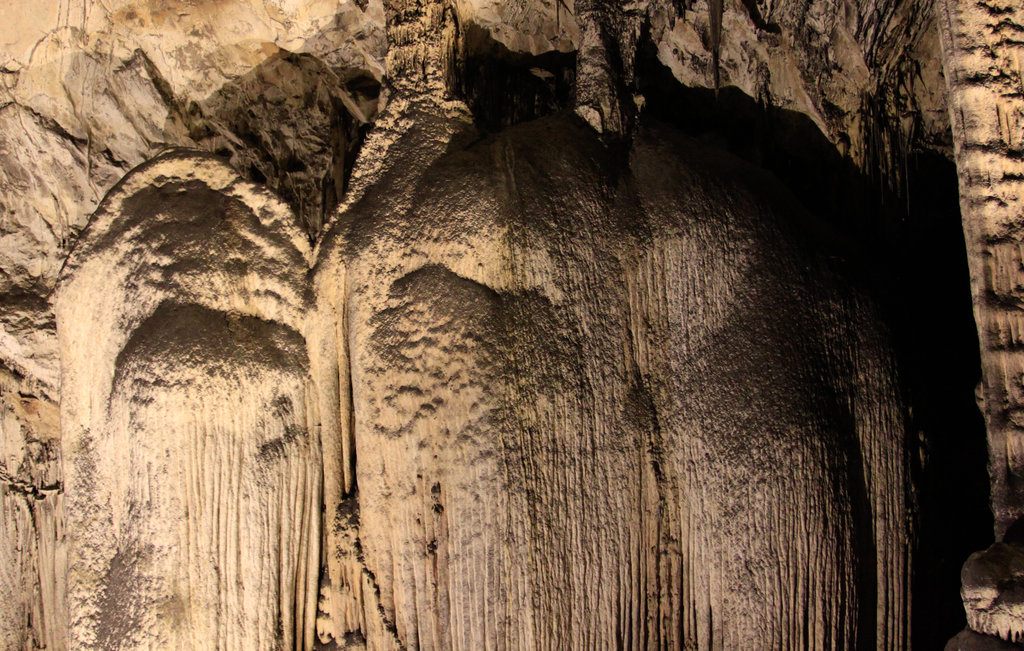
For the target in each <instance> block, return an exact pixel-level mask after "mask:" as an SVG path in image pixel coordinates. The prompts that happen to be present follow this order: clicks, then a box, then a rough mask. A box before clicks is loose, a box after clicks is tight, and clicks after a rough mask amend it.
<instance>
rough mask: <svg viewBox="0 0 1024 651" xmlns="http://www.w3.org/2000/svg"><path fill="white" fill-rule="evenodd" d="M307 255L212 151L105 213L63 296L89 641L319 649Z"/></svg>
mask: <svg viewBox="0 0 1024 651" xmlns="http://www.w3.org/2000/svg"><path fill="white" fill-rule="evenodd" d="M307 251H308V247H307V246H306V240H305V238H304V237H303V236H302V233H301V231H300V230H299V228H298V225H297V223H296V221H295V219H294V217H293V215H292V213H291V212H290V211H289V210H288V209H287V208H285V207H284V206H283V204H281V202H280V201H278V200H277V199H276V198H273V197H272V196H271V195H270V194H269V193H268V192H267V191H266V190H259V189H256V188H255V187H254V186H251V185H249V184H246V183H244V182H242V181H241V180H240V179H238V178H237V177H236V176H235V174H234V173H233V172H232V171H231V170H230V169H229V168H227V166H226V165H224V164H223V163H220V162H217V161H215V160H212V159H210V158H206V157H202V156H197V155H194V154H176V153H169V154H165V155H163V156H161V157H158V158H157V159H155V160H154V161H151V162H149V163H147V164H146V165H144V166H143V167H141V168H139V169H137V170H135V171H134V172H133V173H132V174H130V175H129V176H127V177H126V178H125V179H124V180H123V181H122V182H121V183H120V184H119V185H118V187H117V188H116V189H115V190H114V191H113V192H112V193H111V194H109V195H108V196H107V198H106V199H105V201H104V203H103V204H101V206H100V208H99V210H98V212H97V213H96V214H95V215H94V217H93V219H92V221H91V223H90V225H89V229H88V230H87V231H86V232H85V233H84V234H83V237H82V239H81V240H80V242H79V248H78V249H77V250H76V252H75V254H74V255H72V257H71V258H70V259H69V261H68V264H67V265H66V267H65V274H66V276H65V278H66V279H65V281H64V282H63V283H62V284H61V288H60V295H59V297H58V301H57V304H58V311H57V312H58V317H57V318H58V330H59V332H60V341H61V348H62V350H63V351H65V352H64V354H63V355H62V358H63V362H62V364H63V369H64V374H63V377H62V386H63V387H65V390H64V391H62V394H61V411H62V420H63V424H62V432H63V439H62V443H63V449H64V471H65V481H66V485H65V491H66V495H67V496H68V497H69V498H70V501H69V502H68V503H67V505H66V513H67V515H68V521H67V527H68V545H69V549H70V558H69V562H68V567H67V584H68V599H69V604H68V605H69V610H68V626H69V640H68V641H69V645H70V646H71V647H72V648H200V647H205V646H208V645H213V646H217V647H218V648H225V649H253V648H299V647H303V646H305V647H309V646H310V645H311V641H312V636H313V621H314V619H315V611H316V590H317V583H318V581H319V571H318V568H319V563H320V558H319V553H318V551H319V545H318V540H319V537H320V505H321V497H320V495H321V489H320V486H321V481H322V479H321V470H320V467H321V463H320V444H319V440H318V430H317V428H316V424H315V421H312V420H311V417H312V414H310V412H309V409H308V405H309V391H310V383H309V374H308V370H307V369H308V362H307V357H306V349H305V344H304V340H303V337H302V335H301V329H302V327H303V321H302V317H303V314H304V311H303V304H304V301H305V300H306V296H305V288H304V283H303V281H304V268H305V266H306V264H305V260H306V255H307Z"/></svg>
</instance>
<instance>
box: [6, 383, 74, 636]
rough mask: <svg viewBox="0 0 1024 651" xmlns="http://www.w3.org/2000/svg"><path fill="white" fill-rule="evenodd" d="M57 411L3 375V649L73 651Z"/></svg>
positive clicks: (32, 386)
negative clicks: (68, 637) (68, 643)
mask: <svg viewBox="0 0 1024 651" xmlns="http://www.w3.org/2000/svg"><path fill="white" fill-rule="evenodd" d="M58 419H59V414H58V410H57V405H55V404H54V403H53V402H52V401H50V400H48V399H47V398H45V397H44V396H42V395H40V391H39V386H38V384H36V383H33V382H31V381H27V380H26V379H25V378H23V377H20V376H19V375H17V374H15V373H12V372H11V371H9V370H7V369H0V621H2V622H3V625H0V648H3V649H11V650H14V651H22V650H28V651H32V650H34V649H44V648H45V649H62V648H65V641H66V632H65V626H66V623H67V620H66V617H65V607H66V606H65V594H66V588H65V583H64V570H65V562H66V561H65V555H66V549H65V546H64V497H63V492H62V488H63V487H62V481H63V480H62V473H61V463H60V429H59V423H58Z"/></svg>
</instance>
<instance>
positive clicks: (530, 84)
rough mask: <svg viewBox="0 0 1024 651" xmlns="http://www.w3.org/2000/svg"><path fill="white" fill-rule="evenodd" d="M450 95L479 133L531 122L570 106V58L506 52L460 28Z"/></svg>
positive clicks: (474, 28)
mask: <svg viewBox="0 0 1024 651" xmlns="http://www.w3.org/2000/svg"><path fill="white" fill-rule="evenodd" d="M460 41H461V42H460V48H461V56H460V57H459V62H458V64H457V66H456V70H455V90H456V94H457V95H459V96H460V97H461V98H462V99H463V100H465V102H466V104H467V105H468V106H469V109H470V111H471V112H472V113H473V117H474V118H475V120H476V122H477V126H478V127H480V128H481V129H482V130H484V131H498V130H500V129H502V128H504V127H508V126H511V125H513V124H518V123H520V122H526V121H529V120H534V119H536V118H539V117H542V116H545V115H550V114H552V113H555V112H557V111H559V110H561V109H564V108H568V107H570V106H572V102H573V98H574V94H575V85H576V53H575V52H557V51H556V52H547V53H545V54H540V55H531V54H525V53H521V52H512V51H510V50H509V49H508V48H507V47H505V45H504V44H502V43H500V42H498V41H496V40H494V38H493V37H492V36H491V34H490V32H488V31H487V30H486V29H484V28H482V27H479V26H478V25H476V24H473V23H469V24H467V25H465V26H463V29H462V32H461V34H460Z"/></svg>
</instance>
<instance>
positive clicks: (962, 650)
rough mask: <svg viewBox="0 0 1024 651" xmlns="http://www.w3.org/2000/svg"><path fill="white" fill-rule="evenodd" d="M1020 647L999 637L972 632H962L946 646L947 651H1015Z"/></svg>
mask: <svg viewBox="0 0 1024 651" xmlns="http://www.w3.org/2000/svg"><path fill="white" fill-rule="evenodd" d="M1016 649H1020V645H1018V644H1012V643H1010V642H1005V641H1003V640H1000V639H999V638H997V637H990V636H988V635H981V634H979V633H975V632H974V631H971V630H966V631H962V632H961V633H959V634H958V635H957V636H956V637H954V638H953V639H952V640H950V641H949V644H947V645H946V651H1015V650H1016Z"/></svg>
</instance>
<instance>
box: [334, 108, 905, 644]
mask: <svg viewBox="0 0 1024 651" xmlns="http://www.w3.org/2000/svg"><path fill="white" fill-rule="evenodd" d="M396 147H397V148H398V149H397V150H398V151H401V147H402V144H401V143H398V144H397V145H396ZM763 180H764V179H762V178H759V177H758V175H757V173H756V172H755V171H753V170H751V169H749V168H747V167H745V166H742V165H740V164H739V163H738V162H736V161H734V160H731V159H728V158H721V157H718V156H717V155H715V154H713V153H712V152H709V151H707V150H705V149H703V148H702V147H700V146H699V145H698V144H697V143H696V142H694V141H692V140H689V139H686V138H682V137H680V136H678V135H676V134H674V133H673V131H672V130H671V129H669V128H667V127H664V126H659V125H655V124H652V125H648V126H644V127H641V128H640V130H639V131H638V132H637V133H636V134H635V136H634V139H633V144H632V147H631V149H630V150H629V152H628V153H625V154H624V153H622V152H615V151H614V150H611V149H609V148H606V147H605V146H604V145H602V144H601V142H600V141H599V140H598V139H597V137H596V136H595V135H594V134H593V132H592V131H591V130H590V129H589V128H588V127H587V126H586V125H585V124H584V123H582V121H579V120H578V119H575V118H573V117H568V116H565V115H562V116H557V117H553V118H547V119H544V120H540V121H537V122H533V123H530V124H529V125H523V126H520V127H515V128H513V129H511V130H509V131H507V132H505V133H503V134H501V135H499V136H496V137H493V138H488V139H485V140H483V141H482V142H479V143H477V144H475V145H473V146H471V147H469V148H468V149H465V150H463V151H459V152H457V153H452V154H448V155H445V156H443V157H441V158H440V159H439V160H437V161H436V162H435V163H434V164H433V165H431V166H430V167H429V168H428V169H427V170H425V172H424V173H423V175H422V176H421V178H419V179H417V180H416V182H415V183H412V184H409V183H408V181H407V180H404V179H403V180H402V181H401V182H402V183H403V184H406V188H407V191H406V192H404V193H398V192H397V190H398V188H394V189H392V188H391V187H389V183H388V180H387V179H385V180H383V181H382V182H381V184H380V186H379V188H378V189H375V190H374V191H373V192H377V191H379V192H380V193H381V195H380V196H381V197H383V196H399V197H400V198H399V199H397V200H396V201H395V202H391V203H388V204H383V203H381V202H379V200H378V199H377V196H375V195H374V194H373V192H371V193H370V194H368V195H367V197H366V198H365V199H364V200H363V201H362V202H360V203H357V204H356V205H354V206H353V207H352V209H351V211H350V213H349V216H348V218H347V219H345V220H344V221H339V222H338V223H337V224H336V225H335V227H334V228H333V229H332V230H331V232H330V233H329V234H328V236H327V238H326V239H325V240H324V242H323V243H322V244H321V247H320V251H319V254H320V255H319V258H318V261H317V267H316V268H315V270H314V282H315V287H316V288H317V289H316V292H315V294H316V296H317V297H318V299H319V306H320V309H319V316H318V318H317V320H316V321H315V322H314V324H315V325H314V327H316V328H317V329H318V331H319V335H318V336H320V337H324V336H325V334H324V333H326V339H325V340H324V339H317V340H316V341H318V342H321V343H318V344H317V348H319V349H320V350H321V351H327V352H328V353H329V354H328V359H329V361H328V362H327V365H328V367H330V368H331V369H332V370H330V371H326V372H325V371H321V372H324V373H325V375H334V374H337V375H338V376H340V377H341V378H342V379H341V380H340V382H338V386H339V387H342V390H341V391H340V393H342V396H341V398H340V399H337V398H333V397H332V398H328V399H327V401H331V400H332V399H333V402H334V404H340V405H341V409H340V410H339V411H338V414H337V418H338V419H339V421H341V422H350V423H352V427H353V428H354V432H355V445H354V449H353V452H352V454H353V459H352V460H351V461H350V462H349V463H348V464H347V465H348V466H349V467H354V469H355V470H354V475H355V480H356V483H357V484H358V495H353V496H352V497H350V498H349V499H350V500H353V501H357V503H358V509H359V514H360V523H359V528H358V531H359V541H360V552H361V559H362V561H363V563H364V564H365V567H366V569H368V570H369V571H370V572H371V573H372V574H373V576H374V577H375V587H376V589H377V590H378V591H379V592H378V598H379V600H380V602H379V606H380V607H381V608H382V611H381V612H382V614H383V616H384V617H385V619H386V621H387V622H388V623H389V624H390V625H393V627H394V630H395V634H396V635H397V638H398V639H399V640H401V641H402V642H403V643H405V644H407V645H409V646H415V647H420V648H467V649H468V648H500V647H503V646H504V647H509V648H551V649H557V648H577V647H580V648H582V647H585V646H589V645H595V646H597V647H599V648H606V647H614V646H616V645H624V646H627V647H640V648H661V647H663V646H664V647H667V648H702V649H707V648H764V649H768V648H804V647H810V648H833V647H834V648H851V647H855V646H856V644H858V643H861V644H865V645H866V646H869V647H877V648H903V647H904V646H905V644H906V634H907V630H906V629H907V614H908V612H907V598H908V592H907V591H908V586H907V584H906V583H905V581H904V579H903V577H904V576H905V575H906V572H907V567H908V565H907V564H908V558H907V552H908V546H909V532H908V530H907V529H906V521H905V519H904V518H903V517H902V515H900V514H902V513H905V512H906V509H907V505H906V504H905V503H904V501H903V500H904V495H905V494H906V491H907V489H908V486H907V479H906V468H905V466H906V460H905V458H904V452H903V449H904V448H903V442H902V426H901V421H900V418H901V410H900V406H899V401H898V400H897V398H896V395H895V386H894V384H893V382H892V375H891V361H890V358H889V356H888V353H887V351H886V348H885V344H884V343H883V338H882V337H881V336H880V335H879V333H878V331H877V330H876V329H875V328H874V327H872V326H871V325H870V323H871V319H872V315H871V311H870V308H869V307H868V306H867V305H865V304H864V302H863V301H862V300H861V298H860V297H859V296H858V294H857V293H856V292H855V291H853V290H852V289H851V288H850V286H849V285H848V284H847V283H846V282H845V281H844V280H843V279H842V278H841V276H840V275H839V274H838V273H837V271H836V270H834V269H830V268H829V267H828V264H826V262H825V260H824V259H823V257H821V256H819V255H817V254H816V253H815V252H814V250H813V248H812V247H811V246H810V242H809V241H805V240H803V235H802V234H801V232H800V231H801V222H800V216H799V214H798V209H797V208H795V206H794V205H792V204H790V203H789V202H788V201H787V199H786V197H785V196H784V195H781V194H777V193H775V192H773V191H771V189H770V188H768V187H767V186H766V185H765V184H764V183H763ZM335 360H337V361H335ZM332 379H333V378H332ZM325 384H326V383H325ZM324 422H325V423H326V422H329V421H327V420H326V419H324ZM339 429H343V428H339ZM340 511H341V512H346V511H345V510H344V509H341V510H340ZM330 512H331V508H330V505H328V513H330ZM872 522H873V523H874V526H871V525H870V524H868V523H872ZM340 524H341V523H339V525H340ZM351 556H352V555H351V554H350V557H351ZM371 646H373V645H371Z"/></svg>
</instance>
